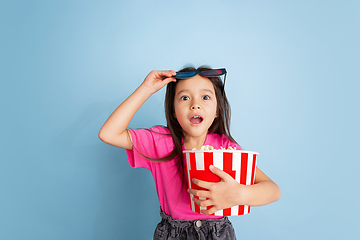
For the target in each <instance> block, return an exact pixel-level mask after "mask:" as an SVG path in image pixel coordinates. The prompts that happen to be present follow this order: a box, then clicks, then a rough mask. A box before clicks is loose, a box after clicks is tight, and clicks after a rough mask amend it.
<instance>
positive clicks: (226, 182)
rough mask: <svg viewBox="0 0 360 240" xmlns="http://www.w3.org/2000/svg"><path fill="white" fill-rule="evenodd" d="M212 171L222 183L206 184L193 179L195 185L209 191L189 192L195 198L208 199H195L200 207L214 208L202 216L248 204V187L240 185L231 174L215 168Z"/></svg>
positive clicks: (212, 167) (204, 212)
mask: <svg viewBox="0 0 360 240" xmlns="http://www.w3.org/2000/svg"><path fill="white" fill-rule="evenodd" d="M210 171H211V172H213V173H214V174H216V175H217V176H219V177H220V179H221V180H220V182H217V183H214V182H206V181H201V180H199V179H195V178H194V179H192V181H193V183H194V184H196V185H198V186H199V187H202V188H205V189H207V190H195V189H189V190H188V191H189V192H190V193H191V194H193V195H195V196H198V197H202V198H206V200H199V199H197V198H195V197H194V198H193V200H194V202H195V203H196V204H198V205H199V206H201V207H208V206H213V207H212V208H210V209H209V210H202V211H201V213H202V214H213V213H215V212H216V211H218V210H221V209H224V208H229V207H233V206H236V205H243V204H246V203H245V202H246V197H247V187H248V186H246V185H241V184H239V183H238V182H237V181H235V179H233V178H232V177H231V176H230V175H229V174H227V173H226V172H224V171H222V170H221V169H219V168H217V167H215V166H210Z"/></svg>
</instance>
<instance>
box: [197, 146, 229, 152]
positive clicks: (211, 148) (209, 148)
mask: <svg viewBox="0 0 360 240" xmlns="http://www.w3.org/2000/svg"><path fill="white" fill-rule="evenodd" d="M192 150H205V151H208V150H236V147H231V146H229V147H228V148H227V149H225V148H223V147H222V146H220V148H219V149H215V148H214V147H213V146H210V145H204V146H201V148H199V149H197V148H193V149H192Z"/></svg>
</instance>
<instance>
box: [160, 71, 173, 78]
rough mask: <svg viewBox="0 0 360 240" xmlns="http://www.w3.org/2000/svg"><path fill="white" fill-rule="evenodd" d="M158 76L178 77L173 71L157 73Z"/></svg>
mask: <svg viewBox="0 0 360 240" xmlns="http://www.w3.org/2000/svg"><path fill="white" fill-rule="evenodd" d="M157 74H159V76H165V77H172V76H175V75H176V73H175V72H174V71H173V70H168V71H157Z"/></svg>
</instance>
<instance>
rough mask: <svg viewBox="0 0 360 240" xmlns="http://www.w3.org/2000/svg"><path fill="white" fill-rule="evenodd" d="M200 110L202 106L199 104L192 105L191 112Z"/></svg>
mask: <svg viewBox="0 0 360 240" xmlns="http://www.w3.org/2000/svg"><path fill="white" fill-rule="evenodd" d="M199 109H200V105H199V104H197V103H194V104H193V105H191V110H199Z"/></svg>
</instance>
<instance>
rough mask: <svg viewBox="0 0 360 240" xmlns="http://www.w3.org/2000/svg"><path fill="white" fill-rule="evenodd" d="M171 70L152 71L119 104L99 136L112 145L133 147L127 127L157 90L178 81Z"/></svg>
mask: <svg viewBox="0 0 360 240" xmlns="http://www.w3.org/2000/svg"><path fill="white" fill-rule="evenodd" d="M175 75H176V73H175V72H174V71H173V70H171V71H151V72H150V73H149V74H148V75H147V76H146V78H145V80H144V82H143V83H142V84H141V85H140V86H139V87H138V88H137V89H136V90H135V91H134V92H133V93H132V94H131V95H130V96H129V97H128V98H127V99H126V100H125V101H124V102H122V103H121V104H120V106H118V107H117V108H116V109H115V111H114V112H113V113H112V114H111V115H110V117H109V118H108V119H107V120H106V122H105V123H104V125H103V126H102V128H101V129H100V132H99V138H100V139H101V140H102V141H103V142H105V143H108V144H110V145H113V146H116V147H120V148H125V149H132V147H133V145H132V140H131V135H130V133H129V132H128V130H127V129H126V128H127V127H128V125H129V123H130V121H131V119H132V118H133V116H134V115H135V113H136V112H137V110H139V108H140V107H141V105H143V104H144V102H145V101H146V100H147V99H148V98H149V97H150V96H151V95H152V94H154V93H155V92H157V91H159V90H160V89H161V88H163V87H164V86H165V85H166V84H168V83H169V82H174V81H176V80H175V79H174V78H173V77H172V76H175Z"/></svg>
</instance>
